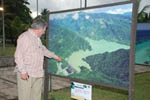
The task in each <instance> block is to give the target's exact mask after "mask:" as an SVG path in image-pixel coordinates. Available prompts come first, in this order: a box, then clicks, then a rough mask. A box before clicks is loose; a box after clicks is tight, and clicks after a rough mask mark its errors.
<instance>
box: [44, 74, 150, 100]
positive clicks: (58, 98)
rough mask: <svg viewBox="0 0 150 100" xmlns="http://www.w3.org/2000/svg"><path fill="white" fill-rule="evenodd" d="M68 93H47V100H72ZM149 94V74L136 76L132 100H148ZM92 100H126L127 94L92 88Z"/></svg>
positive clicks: (66, 89) (119, 91)
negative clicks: (49, 99)
mask: <svg viewBox="0 0 150 100" xmlns="http://www.w3.org/2000/svg"><path fill="white" fill-rule="evenodd" d="M70 91H71V90H70V88H65V89H61V90H56V91H53V92H52V93H49V98H55V100H72V99H71V98H70V96H71V93H70ZM149 93H150V72H149V73H141V74H136V75H135V94H134V100H150V95H149ZM42 100H43V99H42ZM92 100H128V92H127V91H123V90H119V89H112V88H106V87H102V86H93V89H92Z"/></svg>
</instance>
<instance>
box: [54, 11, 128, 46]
mask: <svg viewBox="0 0 150 100" xmlns="http://www.w3.org/2000/svg"><path fill="white" fill-rule="evenodd" d="M53 23H55V24H57V25H60V26H61V27H62V28H68V29H70V30H72V31H74V32H76V33H77V34H78V35H80V36H82V37H89V38H91V39H94V40H100V39H105V40H108V41H114V42H118V43H121V44H126V45H129V41H130V27H131V13H125V14H122V15H119V14H118V15H117V14H108V13H86V12H77V13H74V14H73V13H70V14H68V15H67V16H66V17H64V18H62V19H61V18H60V19H57V20H56V19H52V20H51V25H53Z"/></svg>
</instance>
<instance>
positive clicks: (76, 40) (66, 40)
mask: <svg viewBox="0 0 150 100" xmlns="http://www.w3.org/2000/svg"><path fill="white" fill-rule="evenodd" d="M49 47H50V49H51V50H52V51H55V53H57V55H59V56H61V57H64V58H65V57H68V56H70V55H71V54H72V52H74V51H78V50H84V51H85V50H91V46H90V45H89V43H88V42H87V41H86V40H85V39H84V38H82V37H80V36H78V35H77V33H75V32H74V31H72V30H71V29H66V28H62V27H61V26H60V25H57V24H55V23H54V24H53V25H52V26H51V27H50V40H49ZM62 52H63V53H62Z"/></svg>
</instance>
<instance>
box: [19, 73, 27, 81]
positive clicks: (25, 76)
mask: <svg viewBox="0 0 150 100" xmlns="http://www.w3.org/2000/svg"><path fill="white" fill-rule="evenodd" d="M28 78H29V75H28V74H27V73H26V74H21V79H23V80H28Z"/></svg>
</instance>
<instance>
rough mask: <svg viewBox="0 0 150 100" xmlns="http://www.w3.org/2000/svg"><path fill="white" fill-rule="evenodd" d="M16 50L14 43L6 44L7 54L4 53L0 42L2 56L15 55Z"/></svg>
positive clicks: (0, 54)
mask: <svg viewBox="0 0 150 100" xmlns="http://www.w3.org/2000/svg"><path fill="white" fill-rule="evenodd" d="M15 50H16V47H15V46H14V45H12V44H6V48H5V55H4V54H3V52H2V51H3V46H2V44H1V43H0V56H13V55H14V52H15Z"/></svg>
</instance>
